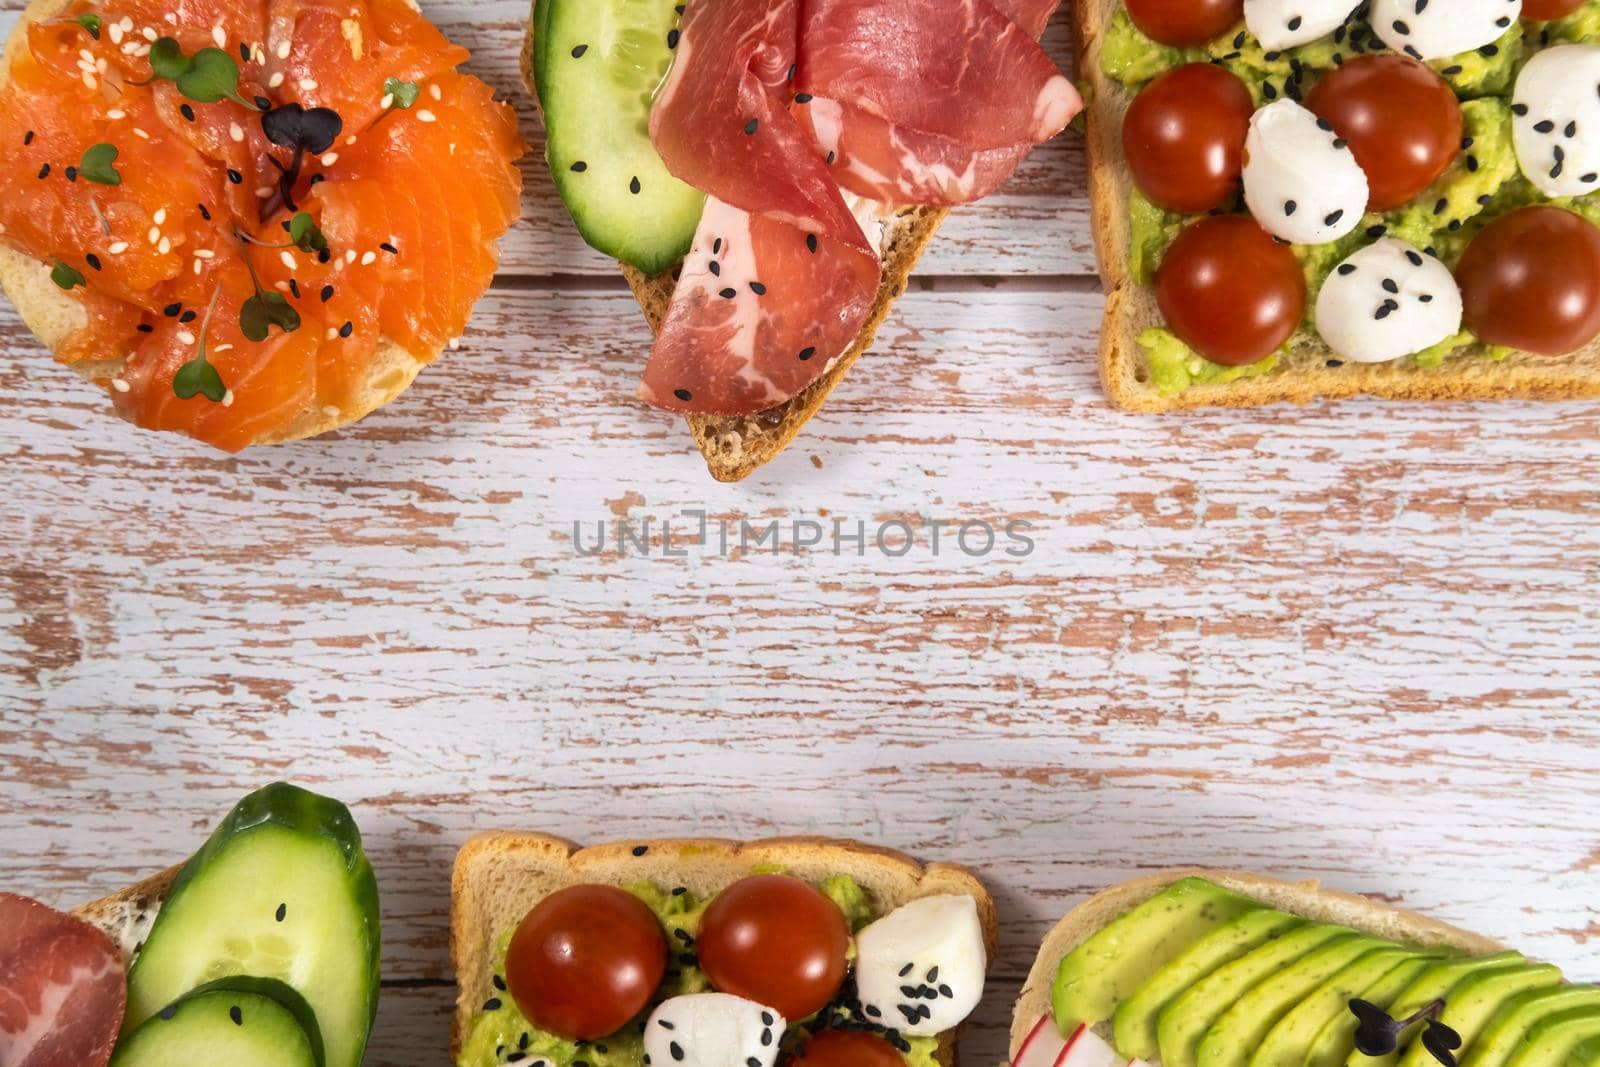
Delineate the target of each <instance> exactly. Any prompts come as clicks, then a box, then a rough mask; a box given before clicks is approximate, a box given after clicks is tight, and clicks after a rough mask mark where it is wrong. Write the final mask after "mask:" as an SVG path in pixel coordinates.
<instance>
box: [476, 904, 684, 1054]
mask: <svg viewBox="0 0 1600 1067" xmlns="http://www.w3.org/2000/svg"><path fill="white" fill-rule="evenodd" d="M666 971H667V938H666V935H665V934H664V933H662V931H661V923H660V922H659V921H657V919H656V917H655V915H654V914H653V913H652V912H651V911H650V909H649V908H647V907H645V905H644V902H643V901H641V900H640V899H639V898H638V897H636V896H634V895H633V894H631V893H625V892H623V891H622V890H620V889H614V888H612V887H611V886H602V885H580V886H573V887H572V888H570V889H563V890H561V891H560V892H557V893H552V894H551V895H550V896H548V897H546V898H545V899H544V900H542V901H540V902H539V903H538V904H537V905H535V906H534V908H533V910H532V911H530V912H528V914H527V915H526V916H525V917H524V918H523V920H522V922H521V923H520V924H519V925H518V926H517V930H516V933H514V934H512V935H511V944H510V946H509V947H508V948H507V950H506V985H507V986H508V987H509V988H510V992H511V996H512V999H514V1000H515V1001H516V1002H517V1007H518V1008H520V1009H521V1010H522V1014H524V1015H526V1016H527V1017H528V1018H529V1019H531V1020H532V1021H533V1022H534V1023H536V1024H538V1026H540V1027H541V1028H542V1029H545V1030H548V1031H550V1032H551V1033H553V1034H556V1035H557V1036H559V1037H565V1038H570V1039H572V1040H574V1041H594V1040H597V1039H599V1038H602V1037H609V1036H610V1035H612V1034H614V1033H616V1032H617V1031H618V1030H620V1029H622V1028H623V1027H624V1026H626V1025H627V1024H628V1022H629V1021H630V1020H631V1019H633V1017H634V1016H636V1015H638V1014H639V1013H640V1012H641V1011H643V1010H644V1009H645V1006H646V1005H648V1004H649V1002H650V998H651V997H652V996H654V995H655V991H656V989H657V987H659V986H660V985H661V979H662V977H663V976H664V975H665V974H666Z"/></svg>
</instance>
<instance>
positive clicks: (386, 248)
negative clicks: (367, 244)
mask: <svg viewBox="0 0 1600 1067" xmlns="http://www.w3.org/2000/svg"><path fill="white" fill-rule="evenodd" d="M378 247H379V248H381V249H383V250H384V251H385V252H387V253H389V254H390V255H391V256H398V255H399V254H400V250H399V249H398V248H396V247H395V246H394V245H392V244H390V243H389V242H388V241H385V242H383V244H381V245H379V246H378Z"/></svg>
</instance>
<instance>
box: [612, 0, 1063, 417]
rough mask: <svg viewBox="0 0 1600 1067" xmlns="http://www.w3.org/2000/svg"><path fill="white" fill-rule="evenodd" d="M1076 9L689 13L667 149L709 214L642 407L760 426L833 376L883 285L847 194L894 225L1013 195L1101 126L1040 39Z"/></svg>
mask: <svg viewBox="0 0 1600 1067" xmlns="http://www.w3.org/2000/svg"><path fill="white" fill-rule="evenodd" d="M1058 4H1059V0H941V3H940V4H939V5H937V9H935V5H930V4H929V3H928V0H694V2H691V3H690V4H688V5H687V11H686V13H685V16H684V21H683V25H682V27H681V29H680V37H679V44H678V54H677V58H676V61H675V62H674V65H673V69H672V72H671V74H670V75H669V76H668V79H667V82H666V84H665V85H664V86H663V87H662V90H661V93H660V95H659V96H658V97H657V100H656V103H655V105H654V108H653V109H652V112H651V120H650V133H651V139H652V141H653V142H654V144H655V146H656V149H657V151H658V152H659V153H660V155H661V158H662V159H663V161H665V163H666V165H667V168H668V169H669V170H670V171H672V173H673V174H675V175H677V176H678V177H679V178H680V179H682V180H684V181H686V182H688V183H689V184H690V185H693V186H694V187H695V188H697V189H701V190H703V191H704V192H706V193H707V194H708V198H709V199H708V203H707V208H706V213H705V215H704V216H703V218H702V219H701V223H700V227H699V230H698V232H697V234H696V236H695V241H694V245H693V248H692V250H691V252H690V254H689V256H688V257H687V259H686V260H685V263H684V267H683V272H682V275H681V276H680V279H679V282H678V287H677V291H676V293H675V294H674V297H673V302H672V306H671V307H670V308H669V310H668V313H667V318H666V322H665V324H664V326H663V328H662V330H661V332H660V335H659V336H658V338H657V341H656V347H655V350H654V351H653V352H652V354H651V357H650V363H649V365H648V366H647V368H646V370H645V375H644V381H643V383H642V384H641V387H640V396H641V397H642V398H643V399H644V400H645V401H647V402H648V403H651V404H653V405H655V406H657V407H662V408H666V409H668V410H675V411H682V412H687V413H700V414H727V415H742V414H753V413H755V412H758V411H763V410H766V409H769V408H772V407H775V406H777V405H778V404H781V403H783V402H785V401H787V400H789V399H792V398H793V397H794V396H795V395H796V394H798V393H799V392H800V391H801V390H803V389H804V388H806V387H807V386H808V385H810V384H811V383H812V382H814V381H816V379H817V378H818V377H820V376H821V375H822V374H823V373H825V372H826V371H827V370H828V368H829V367H831V366H832V365H833V364H834V363H835V362H836V361H837V360H838V358H839V357H840V356H841V355H843V353H844V352H845V351H846V350H847V349H848V348H849V346H850V344H851V343H852V342H853V341H854V339H855V338H856V337H857V336H858V334H859V333H860V330H861V327H862V325H863V324H864V323H865V321H866V319H867V317H868V316H869V315H870V314H871V311H872V306H873V304H874V303H875V301H876V299H877V295H878V288H879V285H880V282H881V263H880V261H879V250H878V249H877V248H875V247H873V244H872V242H871V241H869V240H868V239H867V237H866V235H865V233H864V232H863V230H862V225H861V223H860V222H858V221H857V218H856V217H855V216H854V215H853V214H852V212H851V209H850V207H849V206H848V205H847V204H846V202H845V198H844V196H843V194H842V192H841V189H843V190H847V191H849V192H850V193H852V194H854V195H855V196H857V197H860V198H864V199H865V200H868V201H873V202H875V204H876V205H877V206H878V207H880V208H881V209H882V210H884V211H887V210H888V209H890V208H892V207H894V206H901V205H913V204H916V205H922V204H929V205H942V204H957V203H967V202H970V201H972V200H976V199H979V198H981V197H983V196H985V195H987V194H988V193H989V192H992V191H993V190H994V189H995V188H997V187H998V186H999V185H1000V184H1001V183H1003V182H1004V181H1005V180H1006V179H1007V178H1008V177H1009V176H1010V175H1011V174H1012V172H1013V171H1015V169H1016V167H1017V164H1018V163H1020V162H1021V161H1022V159H1023V157H1024V156H1026V155H1027V153H1028V152H1029V151H1030V150H1032V148H1033V147H1034V145H1036V144H1037V143H1038V142H1040V141H1043V140H1046V139H1048V138H1050V137H1053V136H1054V135H1055V134H1057V133H1059V132H1060V131H1061V130H1062V129H1064V128H1065V126H1066V124H1067V123H1068V122H1070V121H1071V119H1072V118H1073V116H1074V115H1076V114H1077V113H1078V111H1079V110H1081V108H1082V101H1081V100H1080V99H1079V97H1078V94H1077V92H1076V91H1075V90H1074V89H1073V87H1072V83H1071V82H1070V81H1068V80H1067V78H1066V77H1065V76H1064V75H1062V74H1061V72H1060V71H1059V70H1057V69H1056V67H1055V65H1054V64H1053V63H1052V62H1051V61H1050V59H1049V57H1048V56H1046V55H1045V54H1044V52H1043V51H1042V50H1041V49H1040V48H1039V46H1038V44H1037V43H1036V40H1035V39H1036V37H1037V36H1038V34H1039V33H1040V32H1041V31H1042V30H1043V28H1044V26H1045V24H1046V23H1047V22H1048V20H1049V18H1050V15H1051V13H1052V12H1053V11H1054V10H1055V8H1056V7H1057V6H1058ZM935 16H937V17H935ZM868 206H869V208H870V207H872V206H873V205H868ZM874 229H876V227H874Z"/></svg>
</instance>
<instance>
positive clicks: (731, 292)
mask: <svg viewBox="0 0 1600 1067" xmlns="http://www.w3.org/2000/svg"><path fill="white" fill-rule="evenodd" d="M717 295H718V296H720V297H722V299H724V300H732V299H733V298H734V297H736V296H738V295H739V290H737V289H724V290H722V292H720V293H718V294H717Z"/></svg>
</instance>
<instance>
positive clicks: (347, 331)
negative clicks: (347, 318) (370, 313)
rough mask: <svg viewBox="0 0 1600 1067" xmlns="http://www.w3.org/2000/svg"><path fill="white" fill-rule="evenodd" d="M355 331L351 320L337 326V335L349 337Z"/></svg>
mask: <svg viewBox="0 0 1600 1067" xmlns="http://www.w3.org/2000/svg"><path fill="white" fill-rule="evenodd" d="M355 332H356V324H355V323H353V322H346V323H345V324H344V325H343V326H341V327H339V336H340V337H349V336H350V335H351V334H353V333H355Z"/></svg>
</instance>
